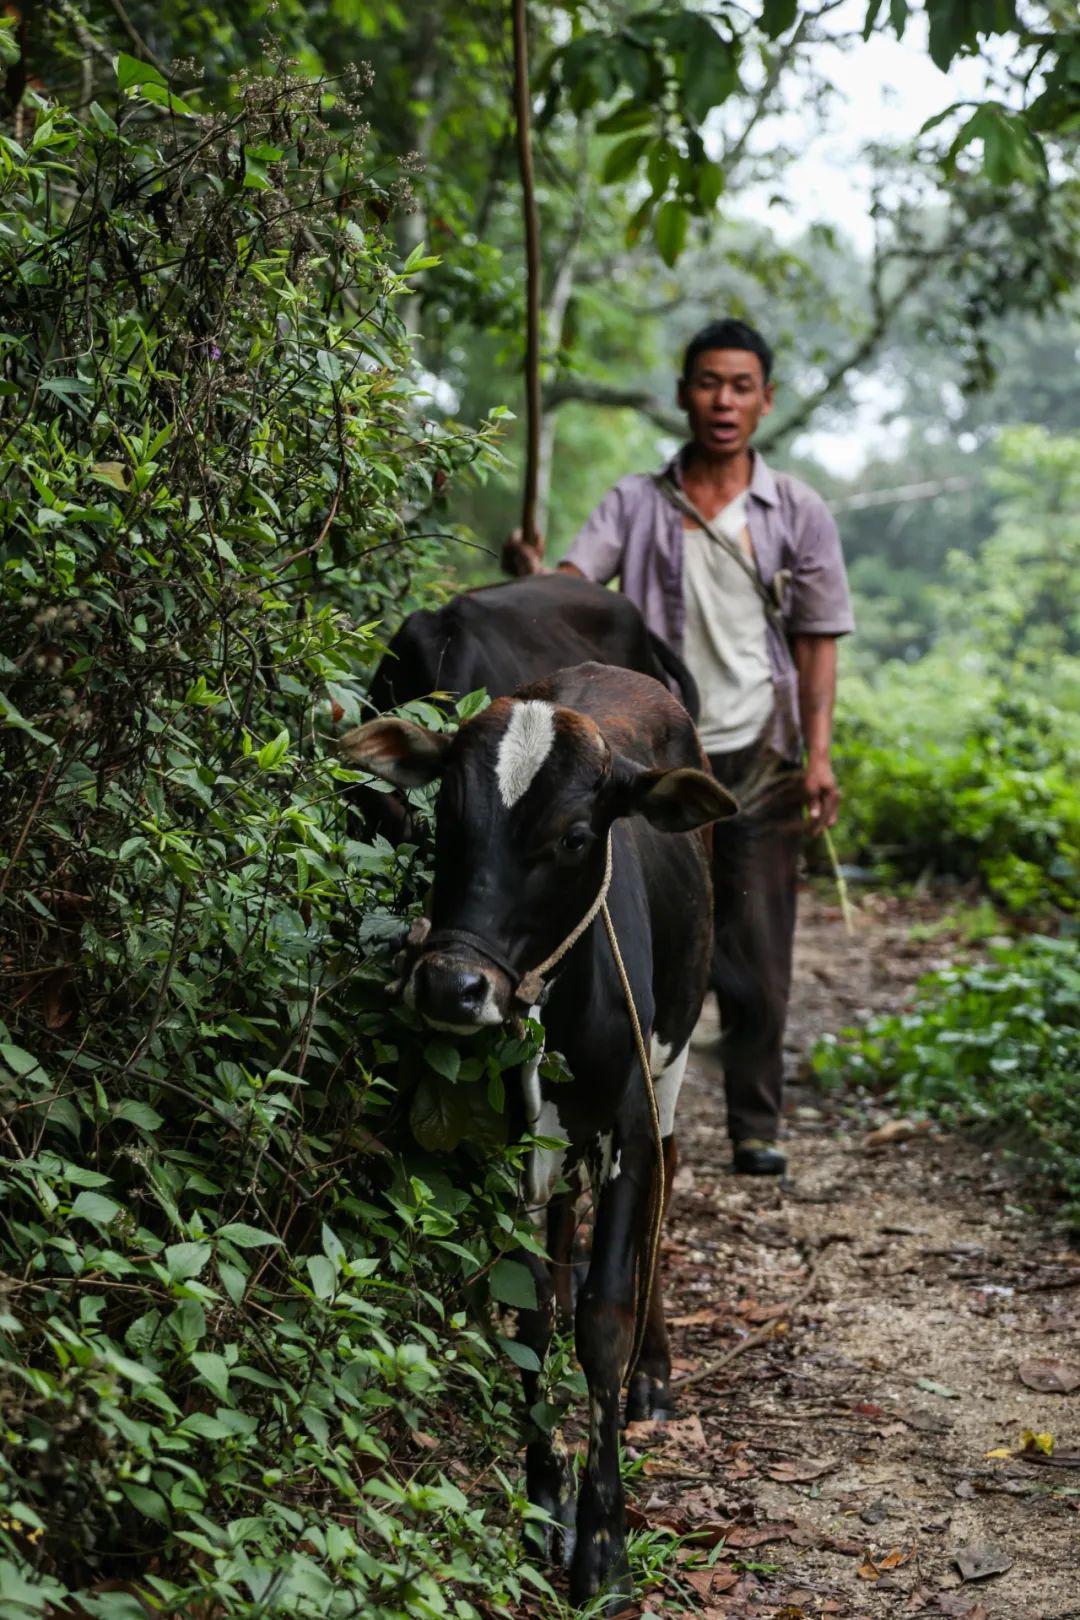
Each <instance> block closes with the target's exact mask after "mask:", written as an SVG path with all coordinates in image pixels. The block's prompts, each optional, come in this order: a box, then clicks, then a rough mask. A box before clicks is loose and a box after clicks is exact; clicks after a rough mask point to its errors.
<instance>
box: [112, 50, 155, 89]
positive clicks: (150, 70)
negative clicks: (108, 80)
mask: <svg viewBox="0 0 1080 1620" xmlns="http://www.w3.org/2000/svg"><path fill="white" fill-rule="evenodd" d="M115 66H116V82H117V84H118V85H119V86H120V89H121V90H125V91H127V90H137V89H139V88H140V86H142V85H144V84H160V85H166V79H165V75H164V74H163V73H161V72H160V71H159V70H158V69H157V68H156V67H154V65H153V64H152V63H151V62H140V61H139V59H138V57H135V56H129V55H128V54H127V52H126V51H121V52H120V54H119V55H118V56H117V58H116V63H115Z"/></svg>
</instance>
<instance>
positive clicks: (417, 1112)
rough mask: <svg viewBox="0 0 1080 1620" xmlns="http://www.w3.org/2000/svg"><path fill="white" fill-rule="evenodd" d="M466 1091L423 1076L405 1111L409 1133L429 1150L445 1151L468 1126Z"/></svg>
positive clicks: (455, 1144) (458, 1138) (450, 1147)
mask: <svg viewBox="0 0 1080 1620" xmlns="http://www.w3.org/2000/svg"><path fill="white" fill-rule="evenodd" d="M468 1099H469V1093H468V1092H467V1091H466V1090H465V1089H464V1088H459V1087H457V1086H450V1085H447V1084H446V1083H445V1082H444V1081H438V1080H432V1079H430V1078H425V1079H423V1080H421V1082H420V1084H419V1085H418V1086H417V1088H416V1095H415V1096H414V1097H413V1100H412V1107H411V1109H410V1110H409V1124H410V1126H411V1128H412V1133H413V1135H414V1136H415V1137H416V1140H417V1141H418V1142H419V1144H420V1146H421V1147H422V1148H427V1149H428V1151H429V1152H431V1153H449V1152H450V1151H451V1150H452V1149H453V1148H456V1147H457V1145H458V1143H459V1142H460V1141H461V1138H462V1137H463V1136H464V1135H465V1132H466V1130H467V1129H468V1125H469V1119H470V1109H469V1101H468Z"/></svg>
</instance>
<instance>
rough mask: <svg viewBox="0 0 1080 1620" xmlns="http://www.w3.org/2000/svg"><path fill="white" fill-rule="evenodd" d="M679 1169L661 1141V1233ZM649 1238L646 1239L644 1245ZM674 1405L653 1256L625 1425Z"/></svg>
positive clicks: (664, 1413) (671, 1147) (670, 1144)
mask: <svg viewBox="0 0 1080 1620" xmlns="http://www.w3.org/2000/svg"><path fill="white" fill-rule="evenodd" d="M678 1165H679V1149H678V1146H677V1145H676V1142H675V1138H674V1136H669V1137H667V1138H666V1139H665V1141H664V1210H663V1215H662V1218H661V1231H662V1230H663V1227H664V1225H665V1224H666V1222H667V1212H668V1205H669V1204H670V1202H671V1184H672V1182H673V1181H674V1179H675V1171H676V1170H677V1169H678ZM647 1243H648V1238H646V1244H647ZM674 1409H675V1402H674V1399H673V1397H672V1394H671V1345H670V1344H669V1343H668V1333H667V1323H666V1322H665V1320H664V1282H663V1277H662V1275H661V1266H660V1256H659V1254H657V1256H656V1269H655V1270H654V1272H653V1279H652V1287H651V1289H650V1290H649V1304H648V1315H647V1317H646V1319H645V1334H644V1337H643V1339H642V1342H641V1355H640V1356H639V1357H638V1361H637V1366H636V1367H634V1369H633V1371H632V1372H631V1374H630V1388H629V1390H628V1391H627V1395H626V1421H627V1423H637V1422H639V1421H641V1420H642V1419H644V1418H660V1419H661V1420H663V1419H664V1418H669V1417H671V1415H672V1413H673V1412H674Z"/></svg>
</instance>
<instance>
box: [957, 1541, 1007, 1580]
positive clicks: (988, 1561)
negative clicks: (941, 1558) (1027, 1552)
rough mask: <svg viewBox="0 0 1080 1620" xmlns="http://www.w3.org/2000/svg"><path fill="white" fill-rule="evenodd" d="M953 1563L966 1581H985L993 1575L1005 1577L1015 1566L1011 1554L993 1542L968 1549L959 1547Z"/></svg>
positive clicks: (973, 1543)
mask: <svg viewBox="0 0 1080 1620" xmlns="http://www.w3.org/2000/svg"><path fill="white" fill-rule="evenodd" d="M953 1562H954V1563H955V1565H956V1567H957V1569H958V1570H959V1571H960V1576H961V1579H963V1580H965V1581H985V1580H988V1579H989V1577H990V1576H991V1575H1004V1574H1005V1571H1006V1570H1009V1569H1012V1566H1013V1560H1012V1556H1011V1554H1010V1553H1007V1552H1006V1551H1005V1548H1004V1547H998V1546H995V1544H994V1543H993V1542H992V1541H977V1542H972V1543H971V1545H970V1546H967V1547H958V1548H957V1550H956V1552H955V1553H954V1554H953Z"/></svg>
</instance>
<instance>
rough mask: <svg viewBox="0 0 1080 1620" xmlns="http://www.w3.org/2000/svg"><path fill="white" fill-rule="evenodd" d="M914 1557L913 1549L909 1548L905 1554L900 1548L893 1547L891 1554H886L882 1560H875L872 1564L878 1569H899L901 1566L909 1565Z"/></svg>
mask: <svg viewBox="0 0 1080 1620" xmlns="http://www.w3.org/2000/svg"><path fill="white" fill-rule="evenodd" d="M914 1556H915V1548H914V1547H909V1548H908V1550H907V1552H904V1550H903V1548H901V1547H894V1548H893V1550H892V1552H890V1553H886V1554H885V1557H884V1558H876V1559H875V1560H874V1562H875V1563H876V1564H877V1567H878V1569H899V1568H900V1567H901V1565H903V1564H908V1563H910V1562H911V1560H912V1559H913V1558H914Z"/></svg>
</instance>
